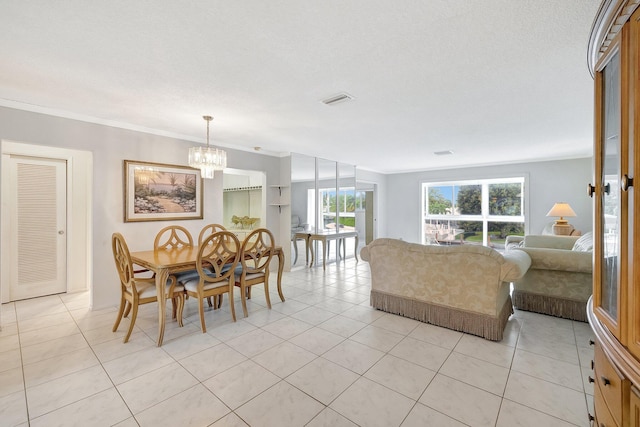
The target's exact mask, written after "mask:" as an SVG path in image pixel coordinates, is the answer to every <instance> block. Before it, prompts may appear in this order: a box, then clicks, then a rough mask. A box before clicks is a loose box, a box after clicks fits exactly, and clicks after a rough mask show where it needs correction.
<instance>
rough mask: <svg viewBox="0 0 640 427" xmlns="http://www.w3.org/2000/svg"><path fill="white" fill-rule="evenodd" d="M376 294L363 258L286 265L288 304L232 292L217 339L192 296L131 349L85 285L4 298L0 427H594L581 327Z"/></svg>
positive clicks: (145, 327) (219, 313)
mask: <svg viewBox="0 0 640 427" xmlns="http://www.w3.org/2000/svg"><path fill="white" fill-rule="evenodd" d="M115 287H116V286H115V284H114V288H115ZM273 288H275V285H274V286H273ZM369 291H370V275H369V268H368V264H367V263H364V262H360V263H359V264H356V263H355V261H353V260H348V261H346V262H343V263H340V264H330V265H329V266H327V270H326V272H323V271H322V269H321V268H313V269H308V268H305V269H301V270H298V271H294V272H291V273H285V276H284V293H285V296H286V298H287V301H286V302H284V303H281V302H280V300H279V298H278V297H277V294H276V293H273V294H272V296H271V300H272V302H273V309H272V310H268V309H267V308H266V303H265V298H264V291H263V289H261V288H257V287H256V288H255V289H254V290H253V298H252V300H251V302H250V303H249V307H250V315H249V317H247V318H239V319H238V321H237V322H236V323H233V322H231V321H230V314H229V311H228V301H227V300H225V304H224V305H223V307H222V309H221V310H216V311H213V310H208V311H207V315H206V320H207V328H208V330H207V333H206V334H202V333H201V331H200V326H199V318H198V314H197V305H196V302H195V301H194V300H193V299H190V300H188V302H187V307H186V311H185V326H184V327H183V328H179V327H177V325H176V323H175V322H171V321H168V323H167V331H166V334H165V340H164V345H163V346H162V347H161V348H158V347H156V346H155V340H156V336H157V317H156V316H157V314H156V313H157V307H156V306H155V304H149V305H146V306H144V307H142V308H141V313H140V315H139V318H138V321H137V322H136V328H135V331H134V333H133V335H132V336H131V339H130V341H129V343H127V344H123V343H122V338H123V336H124V333H125V330H126V328H127V327H128V320H125V321H124V322H123V324H121V325H120V329H119V330H118V331H117V332H116V333H112V332H111V327H112V325H113V322H114V320H115V316H116V307H112V308H109V309H105V310H100V311H90V310H89V309H88V308H87V305H88V295H87V294H69V295H59V296H50V297H43V298H37V299H33V300H27V301H19V302H16V303H10V304H5V305H3V306H2V326H3V328H2V331H0V426H27V425H31V426H47V427H49V426H83V427H84V426H101V425H105V426H112V425H116V426H122V427H124V426H136V425H139V426H216V427H221V426H246V425H251V426H277V427H283V426H305V425H306V426H313V427H317V426H331V427H341V426H384V427H389V426H405V427H408V426H421V427H422V426H438V427H441V426H500V427H504V426H509V427H512V426H575V425H577V426H588V425H589V423H588V419H587V411H588V408H592V406H593V397H592V395H593V388H592V386H591V384H589V383H588V381H587V378H588V376H589V374H590V362H591V359H592V356H593V350H592V347H590V346H589V340H590V339H591V338H592V334H591V331H590V329H589V327H588V325H587V324H586V323H580V322H572V321H569V320H563V319H557V318H553V317H549V316H544V315H539V314H533V313H527V312H517V313H516V314H515V315H514V316H512V317H511V319H510V320H509V323H508V325H507V329H506V335H505V338H504V340H503V341H502V342H498V343H496V342H491V341H486V340H484V339H481V338H477V337H474V336H471V335H467V334H463V333H459V332H455V331H451V330H448V329H443V328H439V327H435V326H432V325H428V324H424V323H420V322H417V321H414V320H411V319H407V318H403V317H399V316H395V315H391V314H387V313H383V312H380V311H376V310H373V309H371V308H370V307H369ZM168 311H170V310H168ZM236 312H237V313H242V310H241V308H240V303H239V301H238V300H236ZM240 316H241V314H240Z"/></svg>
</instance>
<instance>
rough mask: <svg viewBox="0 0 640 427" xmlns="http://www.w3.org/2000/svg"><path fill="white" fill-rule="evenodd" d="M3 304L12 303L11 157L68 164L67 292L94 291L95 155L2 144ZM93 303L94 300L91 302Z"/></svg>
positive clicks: (0, 247)
mask: <svg viewBox="0 0 640 427" xmlns="http://www.w3.org/2000/svg"><path fill="white" fill-rule="evenodd" d="M0 149H1V153H2V159H1V162H0V174H1V177H2V178H1V181H2V185H1V187H0V206H1V208H0V271H1V273H0V301H1V302H3V303H4V302H9V298H10V296H9V286H8V284H9V268H10V257H9V242H8V239H6V238H3V237H2V236H8V230H9V227H10V226H11V224H10V217H9V215H8V212H9V200H10V197H9V189H10V185H9V184H10V183H9V176H8V175H9V167H8V162H9V159H10V156H11V155H19V156H30V157H40V158H51V159H60V160H65V161H66V162H67V224H68V228H67V292H69V293H71V292H80V291H85V290H90V291H91V290H92V289H93V286H92V281H91V278H92V273H93V268H92V261H91V260H92V259H93V251H92V247H93V245H92V233H91V226H92V218H93V215H92V199H93V198H92V185H93V184H92V183H93V177H92V173H93V156H92V153H91V152H89V151H80V150H71V149H66V148H58V147H50V146H44V145H35V144H27V143H22V142H15V141H7V140H1V141H0ZM90 300H91V299H90Z"/></svg>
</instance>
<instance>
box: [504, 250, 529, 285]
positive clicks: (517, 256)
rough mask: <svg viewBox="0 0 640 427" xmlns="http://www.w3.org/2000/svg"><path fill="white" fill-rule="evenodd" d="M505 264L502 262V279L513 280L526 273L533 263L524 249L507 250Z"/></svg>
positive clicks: (505, 280)
mask: <svg viewBox="0 0 640 427" xmlns="http://www.w3.org/2000/svg"><path fill="white" fill-rule="evenodd" d="M503 257H504V260H505V262H504V264H502V269H501V270H502V271H501V273H502V274H501V276H502V281H503V282H513V281H515V280H518V279H520V278H521V277H522V276H524V275H525V273H526V272H527V270H529V266H530V265H531V258H530V257H529V255H528V254H527V253H525V252H522V251H516V250H514V251H507V252H505V253H504V255H503Z"/></svg>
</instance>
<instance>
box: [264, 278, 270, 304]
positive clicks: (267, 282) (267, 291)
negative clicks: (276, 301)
mask: <svg viewBox="0 0 640 427" xmlns="http://www.w3.org/2000/svg"><path fill="white" fill-rule="evenodd" d="M264 297H265V299H266V300H267V307H268V308H269V309H271V298H269V281H268V280H267V279H266V278H265V280H264Z"/></svg>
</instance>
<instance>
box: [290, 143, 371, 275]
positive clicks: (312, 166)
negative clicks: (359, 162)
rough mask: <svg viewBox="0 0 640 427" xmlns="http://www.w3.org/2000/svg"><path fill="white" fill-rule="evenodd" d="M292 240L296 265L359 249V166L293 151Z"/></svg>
mask: <svg viewBox="0 0 640 427" xmlns="http://www.w3.org/2000/svg"><path fill="white" fill-rule="evenodd" d="M291 242H292V251H291V266H292V267H299V266H305V265H310V264H311V263H312V262H313V265H314V266H315V265H320V266H323V267H326V264H327V263H329V262H335V261H338V260H342V259H345V258H348V257H353V256H354V255H355V254H356V253H357V246H358V231H357V229H356V168H355V166H353V165H347V164H339V163H337V162H335V161H333V160H326V159H320V158H315V157H309V156H305V155H302V154H295V153H294V154H292V155H291Z"/></svg>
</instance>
